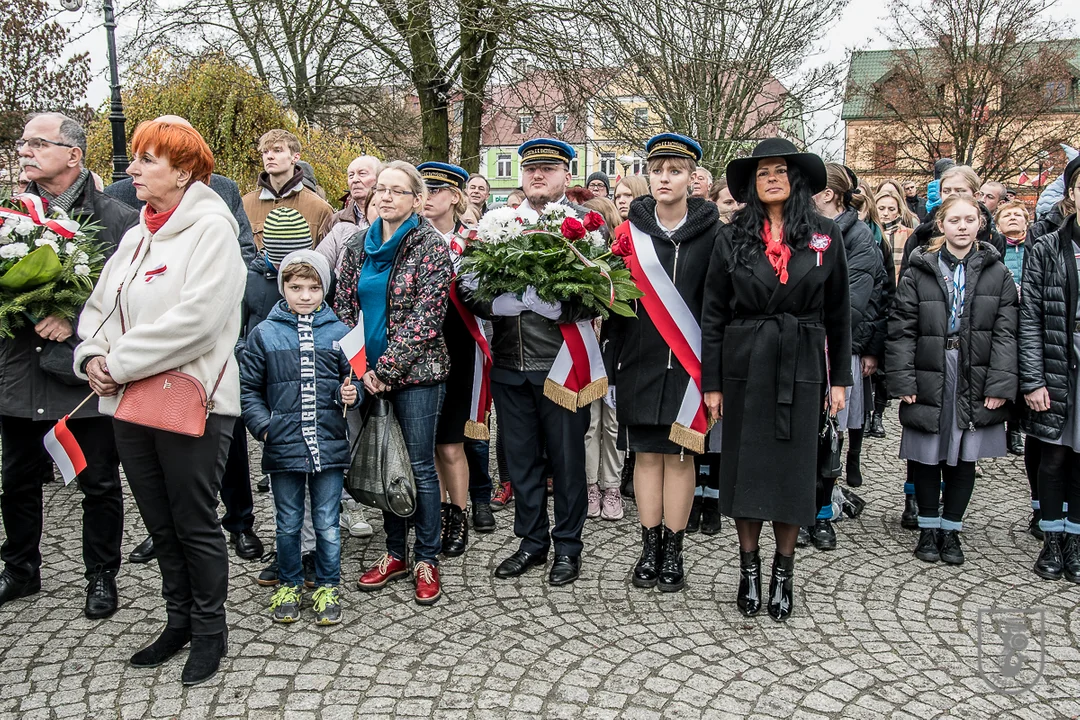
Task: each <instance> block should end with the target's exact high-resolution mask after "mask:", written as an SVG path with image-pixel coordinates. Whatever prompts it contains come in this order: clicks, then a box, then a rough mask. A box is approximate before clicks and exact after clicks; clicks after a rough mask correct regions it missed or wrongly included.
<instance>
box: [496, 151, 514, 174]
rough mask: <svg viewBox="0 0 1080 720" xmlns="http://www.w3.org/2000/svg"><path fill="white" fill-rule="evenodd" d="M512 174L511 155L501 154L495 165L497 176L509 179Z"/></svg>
mask: <svg viewBox="0 0 1080 720" xmlns="http://www.w3.org/2000/svg"><path fill="white" fill-rule="evenodd" d="M511 172H512V167H511V163H510V153H499V156H498V158H497V159H496V163H495V174H496V175H497V176H498V177H501V178H508V177H510V176H511Z"/></svg>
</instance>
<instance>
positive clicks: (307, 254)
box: [277, 250, 333, 297]
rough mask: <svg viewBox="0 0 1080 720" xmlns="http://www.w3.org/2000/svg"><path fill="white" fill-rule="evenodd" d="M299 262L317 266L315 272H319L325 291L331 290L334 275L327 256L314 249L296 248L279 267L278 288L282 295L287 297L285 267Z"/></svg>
mask: <svg viewBox="0 0 1080 720" xmlns="http://www.w3.org/2000/svg"><path fill="white" fill-rule="evenodd" d="M298 263H302V264H304V265H310V266H311V267H313V268H315V272H317V273H319V281H320V282H321V283H322V288H323V292H330V280H331V279H332V278H333V275H332V274H331V271H330V261H329V260H327V259H326V256H324V255H323V254H322V253H318V252H315V251H314V250H296V251H294V252H291V253H289V254H288V255H286V256H285V259H284V260H282V261H281V267H279V268H278V274H277V289H278V292H279V293H281V296H282V297H285V280H284V279H283V278H284V276H285V268H287V267H289V266H290V265H295V264H298Z"/></svg>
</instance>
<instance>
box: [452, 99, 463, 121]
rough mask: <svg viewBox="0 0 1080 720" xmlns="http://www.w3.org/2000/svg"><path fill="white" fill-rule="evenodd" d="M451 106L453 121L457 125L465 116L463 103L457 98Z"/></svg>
mask: <svg viewBox="0 0 1080 720" xmlns="http://www.w3.org/2000/svg"><path fill="white" fill-rule="evenodd" d="M453 108H454V123H455V124H457V125H460V124H461V121H462V120H463V119H464V118H465V103H463V102H461V101H460V100H457V101H455V102H454V105H453Z"/></svg>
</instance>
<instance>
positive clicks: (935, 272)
mask: <svg viewBox="0 0 1080 720" xmlns="http://www.w3.org/2000/svg"><path fill="white" fill-rule="evenodd" d="M961 262H963V263H964V264H965V273H966V276H967V278H966V281H965V287H966V292H965V297H966V299H965V301H964V307H963V313H962V315H961V318H960V330H959V334H958V336H959V338H960V365H959V369H958V372H957V385H956V423H957V427H960V428H964V429H972V430H974V429H975V428H978V427H985V426H988V425H993V424H995V423H1001V422H1005V421H1006V420H1008V419H1009V416H1010V412H1011V410H1010V408H1009V403H1006V404H1005V405H1002V406H1001V407H1000V408H998V409H997V410H987V409H986V407H984V405H983V400H984V399H985V398H990V397H993V398H1005V399H1007V400H1012V399H1013V398H1015V397H1016V390H1017V386H1018V382H1017V373H1016V353H1017V349H1016V325H1017V301H1016V284H1015V283H1013V279H1012V275H1011V274H1010V273H1009V271H1008V269H1007V268H1006V267H1005V265H1004V263H1002V262H1001V255H1000V254H999V253H998V251H997V250H996V249H994V248H993V247H992V246H986V245H983V244H981V243H979V244H978V245H977V246H976V247H974V248H972V250H971V251H970V252H969V253H968V255H967V257H965V258H964V259H963V260H962V261H961ZM945 282H946V281H945V278H943V277H942V275H941V271H940V269H939V268H938V253H936V252H934V253H931V252H929V251H927V250H924V249H922V248H916V249H915V251H914V252H913V253H912V255H911V267H910V269H909V271H908V272H906V273H904V274H903V275H902V276H901V277H900V285H899V286H898V287H897V289H896V300H895V303H894V306H893V312H892V316H891V318H890V319H889V341H888V345H887V346H886V351H885V370H886V374H887V377H886V385H887V387H888V389H889V394H890V395H891V396H892V397H896V398H898V397H903V396H906V395H914V396H915V397H916V400H915V402H914V403H911V404H908V403H901V404H900V424H901V425H903V426H904V427H906V428H911V429H913V430H919V431H921V432H927V433H937V432H942V431H945V428H942V427H940V422H941V408H942V405H943V403H944V401H945V397H944V395H945V352H946V338H947V337H948V334H949V330H948V328H949V311H950V302H949V292H948V289H947V288H946V286H945Z"/></svg>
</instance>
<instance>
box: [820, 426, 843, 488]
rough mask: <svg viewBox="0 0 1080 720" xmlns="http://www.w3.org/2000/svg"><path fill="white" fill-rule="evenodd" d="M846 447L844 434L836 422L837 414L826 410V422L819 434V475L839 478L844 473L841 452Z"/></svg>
mask: <svg viewBox="0 0 1080 720" xmlns="http://www.w3.org/2000/svg"><path fill="white" fill-rule="evenodd" d="M843 449H844V436H843V435H841V434H840V428H839V426H838V425H837V422H836V416H835V415H830V414H829V411H828V410H826V411H825V423H824V425H823V426H822V428H821V433H820V434H819V435H818V475H820V476H821V477H823V478H838V477H840V476H841V475H843V474H844V461H843V458H842V457H841V454H842V452H843Z"/></svg>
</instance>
